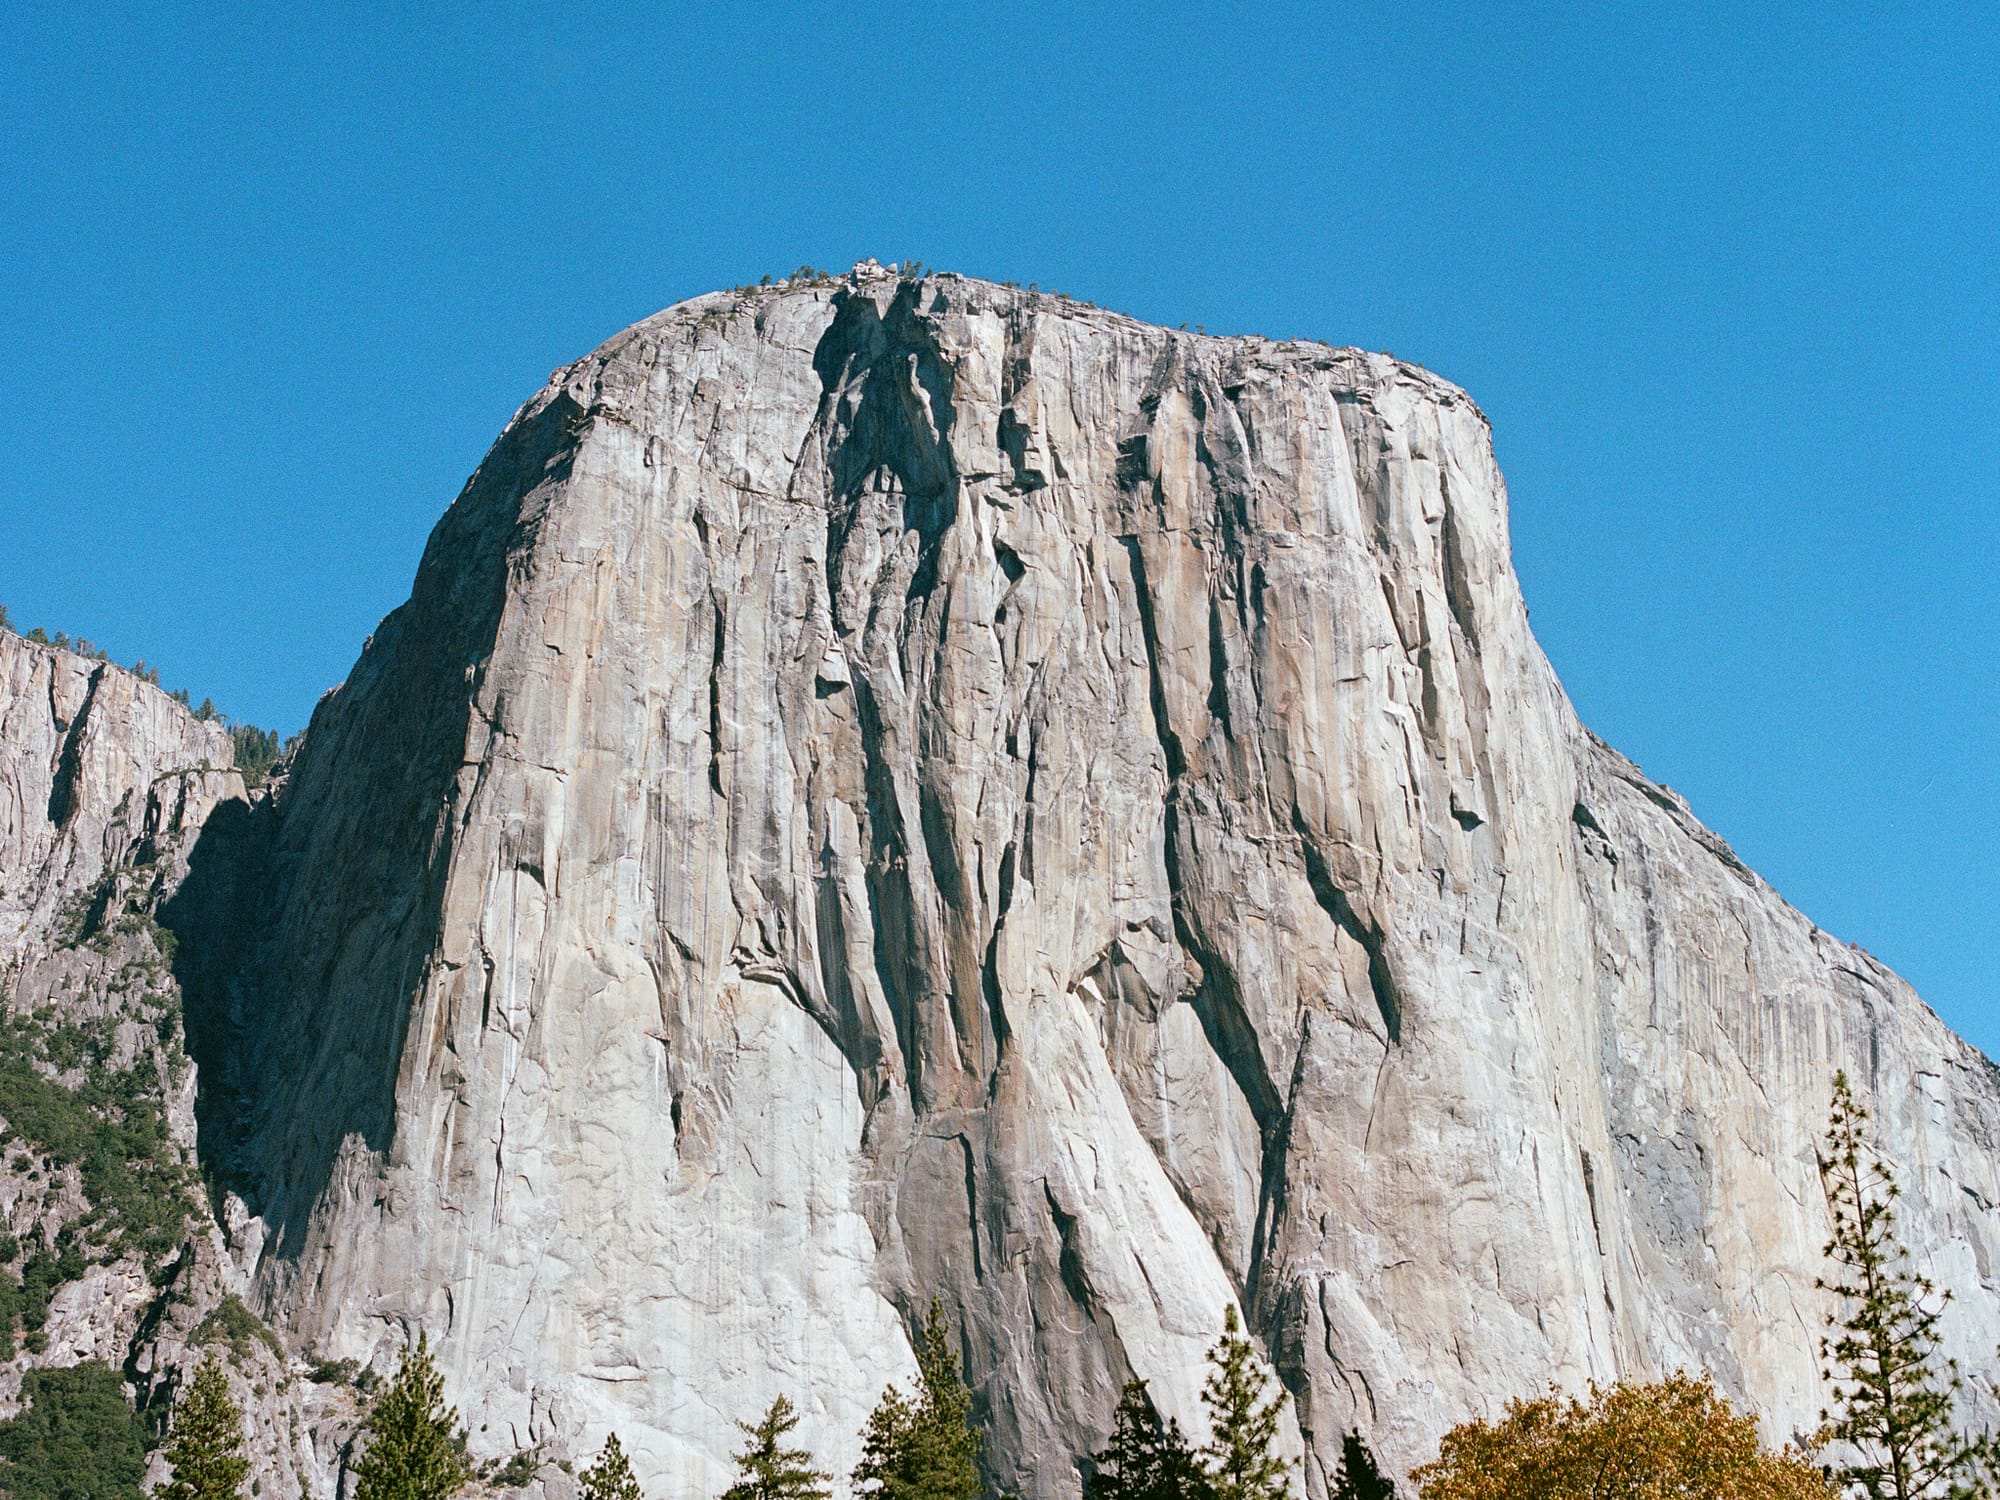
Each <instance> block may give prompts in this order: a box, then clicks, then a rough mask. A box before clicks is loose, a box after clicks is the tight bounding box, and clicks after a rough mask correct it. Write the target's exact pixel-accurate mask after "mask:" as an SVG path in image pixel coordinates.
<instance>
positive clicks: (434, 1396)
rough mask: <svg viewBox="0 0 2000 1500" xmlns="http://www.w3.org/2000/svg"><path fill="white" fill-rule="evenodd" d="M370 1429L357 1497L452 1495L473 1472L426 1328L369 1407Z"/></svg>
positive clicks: (430, 1499) (405, 1499)
mask: <svg viewBox="0 0 2000 1500" xmlns="http://www.w3.org/2000/svg"><path fill="white" fill-rule="evenodd" d="M366 1431H367V1433H368V1437H369V1442H368V1451H367V1452H365V1453H363V1454H362V1455H361V1460H360V1462H358V1463H357V1464H355V1466H354V1477H355V1480H356V1484H355V1489H354V1500H450V1497H451V1496H453V1495H456V1494H457V1493H458V1492H459V1490H460V1489H462V1488H463V1487H464V1485H465V1482H466V1481H467V1480H468V1479H470V1478H471V1477H472V1469H471V1465H469V1464H468V1463H466V1461H465V1434H464V1433H463V1432H461V1431H460V1430H459V1426H458V1412H457V1410H456V1409H455V1408H452V1407H449V1406H446V1405H445V1404H444V1377H443V1376H442V1375H440V1374H439V1373H438V1367H437V1364H436V1362H435V1361H434V1360H432V1358H431V1348H430V1340H429V1338H428V1337H427V1336H425V1335H424V1334H422V1333H419V1334H418V1335H417V1346H416V1348H414V1349H409V1350H405V1351H404V1354H403V1361H402V1363H401V1364H400V1365H399V1366H398V1367H397V1369H396V1375H395V1378H394V1379H393V1380H391V1381H390V1382H389V1384H388V1386H387V1388H386V1389H384V1390H383V1392H382V1394H381V1396H380V1397H379V1398H377V1400H376V1402H375V1406H374V1408H373V1410H371V1411H370V1412H369V1413H368V1421H367V1423H366Z"/></svg>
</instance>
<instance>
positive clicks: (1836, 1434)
mask: <svg viewBox="0 0 2000 1500" xmlns="http://www.w3.org/2000/svg"><path fill="white" fill-rule="evenodd" d="M1867 1123H1868V1112H1867V1111H1866V1110H1865V1109H1863V1108H1862V1107H1861V1106H1860V1105H1859V1104H1857V1103H1855V1100H1854V1090H1853V1088H1852V1087H1851V1086H1850V1085H1849V1083H1848V1081H1847V1075H1846V1074H1845V1073H1836V1074H1835V1075H1834V1079H1833V1109H1832V1116H1831V1119H1830V1121H1829V1123H1828V1125H1827V1138H1826V1149H1825V1150H1823V1151H1822V1152H1821V1153H1820V1156H1819V1177H1820V1184H1821V1186H1822V1187H1823V1188H1824V1189H1825V1191H1826V1201H1827V1207H1828V1208H1829V1209H1830V1210H1831V1211H1832V1215H1833V1238H1832V1239H1831V1240H1829V1241H1828V1242H1827V1246H1826V1255H1827V1258H1828V1259H1829V1260H1831V1261H1832V1262H1833V1266H1834V1270H1833V1273H1832V1275H1830V1276H1827V1277H1823V1278H1821V1280H1820V1282H1819V1285H1820V1287H1821V1288H1822V1289H1823V1290H1826V1291H1830V1292H1833V1293H1834V1294H1835V1295H1836V1296H1837V1297H1838V1298H1839V1299H1840V1302H1841V1304H1842V1307H1841V1311H1840V1312H1839V1313H1838V1314H1836V1315H1835V1317H1834V1319H1833V1321H1832V1324H1831V1327H1830V1330H1829V1332H1828V1335H1827V1337H1826V1338H1825V1339H1824V1340H1823V1341H1822V1342H1821V1344H1820V1353H1821V1355H1822V1357H1823V1358H1824V1359H1825V1360H1826V1361H1827V1364H1826V1370H1825V1375H1826V1379H1827V1382H1828V1384H1829V1385H1830V1386H1831V1387H1832V1389H1833V1397H1834V1408H1833V1409H1832V1410H1830V1411H1826V1412H1823V1413H1821V1416H1822V1417H1823V1418H1824V1420H1825V1424H1826V1425H1825V1426H1824V1427H1823V1428H1822V1429H1821V1433H1820V1436H1821V1438H1822V1439H1823V1440H1831V1441H1833V1442H1836V1443H1841V1444H1845V1445H1847V1447H1848V1449H1849V1450H1850V1451H1851V1453H1852V1454H1853V1455H1854V1457H1853V1459H1852V1461H1849V1462H1846V1463H1837V1464H1835V1466H1834V1467H1833V1468H1832V1469H1831V1470H1830V1472H1831V1473H1832V1475H1833V1477H1834V1478H1835V1479H1836V1480H1837V1481H1838V1482H1839V1483H1840V1484H1842V1485H1843V1486H1844V1487H1846V1488H1847V1489H1848V1491H1849V1492H1850V1493H1851V1494H1853V1495H1854V1496H1856V1497H1857V1500H1972V1497H1974V1496H1982V1495H1992V1494H1994V1493H1995V1487H1994V1476H1995V1472H1996V1469H2000V1445H1996V1444H1995V1442H1994V1440H1993V1438H1992V1437H1991V1436H1990V1435H1986V1434H1981V1435H1977V1436H1972V1435H1968V1434H1966V1433H1964V1432H1961V1431H1959V1430H1958V1429H1957V1428H1955V1427H1954V1425H1953V1422H1952V1409H1953V1407H1954V1406H1955V1405H1956V1404H1957V1396H1958V1392H1959V1390H1960V1389H1961V1388H1962V1386H1963V1384H1964V1382H1963V1381H1962V1380H1961V1378H1960V1377H1959V1373H1958V1365H1957V1363H1956V1361H1953V1360H1950V1359H1947V1358H1945V1357H1944V1356H1943V1355H1941V1354H1940V1353H1939V1352H1938V1323H1939V1320H1940V1318H1941V1316H1942V1314H1943V1312H1944V1308H1945V1305H1946V1304H1947V1303H1948V1302H1949V1301H1950V1300H1951V1293H1949V1292H1940V1291H1939V1290H1938V1289H1937V1287H1936V1286H1935V1285H1934V1284H1933V1283H1932V1282H1931V1280H1930V1278H1928V1277H1926V1276H1920V1275H1918V1274H1917V1273H1916V1272H1915V1271H1913V1270H1911V1269H1910V1266H1909V1258H1908V1256H1907V1255H1906V1254H1905V1252H1904V1250H1903V1247H1902V1245H1901V1244H1899V1243H1898V1242H1897V1239H1896V1233H1895V1228H1896V1212H1895V1202H1896V1199H1897V1198H1898V1197H1900V1196H1901V1191H1902V1190H1901V1189H1900V1188H1899V1187H1898V1186H1897V1184H1896V1180H1895V1178H1894V1177H1893V1176H1892V1175H1891V1174H1890V1172H1889V1169H1888V1167H1887V1166H1886V1165H1885V1164H1884V1162H1883V1161H1882V1158H1881V1157H1880V1155H1878V1154H1877V1152H1876V1151H1875V1149H1874V1147H1873V1146H1872V1145H1871V1144H1870V1142H1869V1141H1868V1139H1867V1134H1866V1129H1865V1127H1866V1125H1867Z"/></svg>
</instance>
